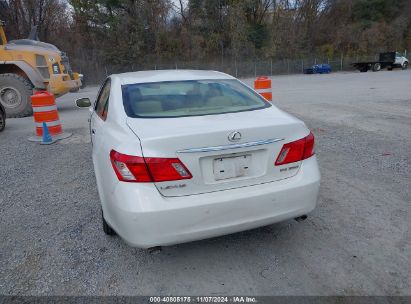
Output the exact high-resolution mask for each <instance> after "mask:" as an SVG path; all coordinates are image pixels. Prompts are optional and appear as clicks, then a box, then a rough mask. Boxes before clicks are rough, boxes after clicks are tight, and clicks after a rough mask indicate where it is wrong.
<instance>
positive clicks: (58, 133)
mask: <svg viewBox="0 0 411 304" xmlns="http://www.w3.org/2000/svg"><path fill="white" fill-rule="evenodd" d="M31 105H32V107H33V117H34V123H35V125H36V135H35V136H33V137H30V138H29V140H31V141H41V140H42V136H43V123H46V125H47V129H48V131H49V133H50V135H51V137H52V139H53V140H58V139H63V138H67V137H69V136H70V135H71V133H64V132H63V127H62V125H61V123H60V117H59V113H58V110H57V105H56V99H55V98H54V95H53V94H52V93H49V92H48V91H37V92H35V93H34V95H32V96H31Z"/></svg>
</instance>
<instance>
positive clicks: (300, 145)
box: [275, 132, 314, 166]
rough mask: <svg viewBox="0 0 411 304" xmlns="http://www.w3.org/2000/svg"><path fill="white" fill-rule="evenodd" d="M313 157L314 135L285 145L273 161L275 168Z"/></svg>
mask: <svg viewBox="0 0 411 304" xmlns="http://www.w3.org/2000/svg"><path fill="white" fill-rule="evenodd" d="M313 155H314V134H313V133H311V132H310V134H309V135H308V136H306V137H304V138H302V139H299V140H296V141H293V142H290V143H287V144H285V145H284V146H283V147H282V149H281V151H280V154H278V157H277V160H276V161H275V165H276V166H280V165H285V164H289V163H294V162H298V161H301V160H304V159H307V158H309V157H311V156H313Z"/></svg>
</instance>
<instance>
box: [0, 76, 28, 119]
mask: <svg viewBox="0 0 411 304" xmlns="http://www.w3.org/2000/svg"><path fill="white" fill-rule="evenodd" d="M31 95H33V85H32V84H31V83H30V81H28V80H27V79H26V78H24V77H22V76H20V75H17V74H11V73H6V74H0V103H1V104H2V105H3V107H4V109H5V110H6V115H7V117H25V116H30V115H31V114H32V113H33V109H32V107H31V100H30V96H31Z"/></svg>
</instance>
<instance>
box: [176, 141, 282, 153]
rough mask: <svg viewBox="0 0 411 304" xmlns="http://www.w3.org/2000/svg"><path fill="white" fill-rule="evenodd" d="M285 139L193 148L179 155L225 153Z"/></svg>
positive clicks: (181, 151)
mask: <svg viewBox="0 0 411 304" xmlns="http://www.w3.org/2000/svg"><path fill="white" fill-rule="evenodd" d="M284 139H285V138H272V139H266V140H258V141H250V142H246V143H243V144H235V145H224V146H212V147H203V148H191V149H185V150H179V151H177V153H199V152H214V151H223V150H230V149H240V148H249V147H255V146H261V145H268V144H272V143H275V142H278V141H282V140H284Z"/></svg>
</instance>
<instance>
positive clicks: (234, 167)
mask: <svg viewBox="0 0 411 304" xmlns="http://www.w3.org/2000/svg"><path fill="white" fill-rule="evenodd" d="M250 165H251V155H250V154H247V155H241V156H232V157H219V158H215V159H214V163H213V171H214V178H215V180H224V179H230V178H238V177H243V176H247V175H248V172H249V171H250Z"/></svg>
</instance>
